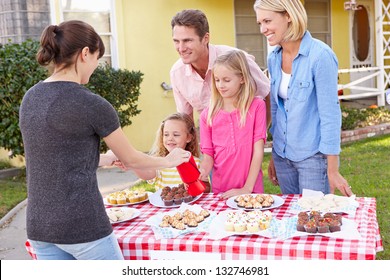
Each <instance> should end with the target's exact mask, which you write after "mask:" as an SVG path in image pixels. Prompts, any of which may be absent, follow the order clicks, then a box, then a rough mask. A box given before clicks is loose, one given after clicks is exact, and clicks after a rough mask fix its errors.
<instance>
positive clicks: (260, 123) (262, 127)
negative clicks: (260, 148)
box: [253, 98, 267, 143]
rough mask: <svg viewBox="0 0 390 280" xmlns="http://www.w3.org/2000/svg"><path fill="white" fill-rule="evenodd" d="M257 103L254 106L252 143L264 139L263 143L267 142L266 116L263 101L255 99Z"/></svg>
mask: <svg viewBox="0 0 390 280" xmlns="http://www.w3.org/2000/svg"><path fill="white" fill-rule="evenodd" d="M255 100H256V102H258V104H257V106H255V112H254V114H255V125H254V132H253V141H254V142H257V141H259V140H260V139H264V143H265V142H266V140H267V114H266V110H267V109H266V106H265V102H264V100H262V99H260V98H256V99H255Z"/></svg>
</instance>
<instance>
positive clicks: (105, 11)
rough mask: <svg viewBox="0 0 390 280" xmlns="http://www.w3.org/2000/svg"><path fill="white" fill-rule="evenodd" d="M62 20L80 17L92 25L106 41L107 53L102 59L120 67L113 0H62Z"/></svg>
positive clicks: (101, 60) (102, 61) (115, 66)
mask: <svg viewBox="0 0 390 280" xmlns="http://www.w3.org/2000/svg"><path fill="white" fill-rule="evenodd" d="M60 2H61V17H62V20H63V21H65V20H71V19H78V20H83V21H85V22H87V23H89V24H90V25H92V26H93V27H94V28H95V30H96V32H97V33H98V34H99V35H100V37H101V38H102V40H103V42H104V46H105V49H106V51H105V53H104V56H103V57H102V58H101V59H100V62H101V63H104V62H107V63H108V64H109V65H111V66H112V67H114V68H117V67H118V61H117V56H116V53H117V51H116V44H115V40H114V39H113V37H114V32H113V30H114V26H115V24H114V22H113V18H112V14H113V13H112V11H113V2H112V0H60Z"/></svg>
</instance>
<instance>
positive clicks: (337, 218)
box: [334, 214, 343, 226]
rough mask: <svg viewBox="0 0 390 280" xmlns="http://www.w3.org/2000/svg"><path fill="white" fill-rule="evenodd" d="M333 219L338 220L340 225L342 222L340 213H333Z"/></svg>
mask: <svg viewBox="0 0 390 280" xmlns="http://www.w3.org/2000/svg"><path fill="white" fill-rule="evenodd" d="M334 220H337V221H339V223H340V226H341V225H342V224H343V216H342V215H341V214H335V215H334Z"/></svg>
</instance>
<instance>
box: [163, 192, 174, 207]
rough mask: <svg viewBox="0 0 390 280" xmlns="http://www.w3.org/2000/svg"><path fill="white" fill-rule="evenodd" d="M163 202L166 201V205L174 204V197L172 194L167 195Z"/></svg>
mask: <svg viewBox="0 0 390 280" xmlns="http://www.w3.org/2000/svg"><path fill="white" fill-rule="evenodd" d="M163 202H164V205H165V206H172V205H173V198H172V196H169V195H167V196H165V197H164V199H163Z"/></svg>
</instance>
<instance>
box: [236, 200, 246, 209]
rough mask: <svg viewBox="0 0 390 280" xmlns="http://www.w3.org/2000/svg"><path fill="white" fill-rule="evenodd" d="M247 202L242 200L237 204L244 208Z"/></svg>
mask: <svg viewBox="0 0 390 280" xmlns="http://www.w3.org/2000/svg"><path fill="white" fill-rule="evenodd" d="M245 204H246V202H245V200H240V201H239V202H237V206H238V207H240V208H244V207H245Z"/></svg>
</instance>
